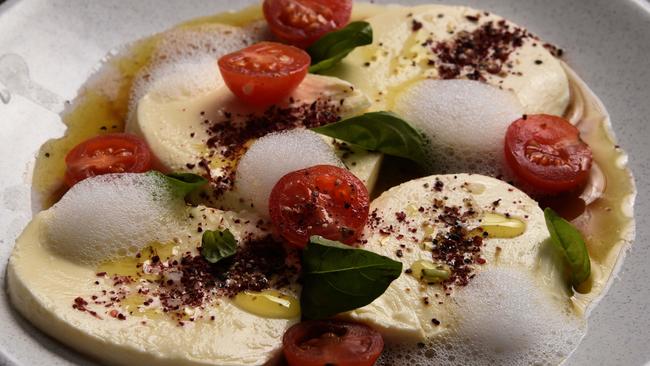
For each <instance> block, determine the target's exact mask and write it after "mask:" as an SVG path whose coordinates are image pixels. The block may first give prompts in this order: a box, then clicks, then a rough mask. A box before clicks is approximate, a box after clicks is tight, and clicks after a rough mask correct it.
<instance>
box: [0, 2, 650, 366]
mask: <svg viewBox="0 0 650 366" xmlns="http://www.w3.org/2000/svg"><path fill="white" fill-rule="evenodd" d="M377 2H381V3H388V2H392V3H396V2H399V3H404V4H417V3H426V2H431V1H415V0H407V1H395V0H393V1H377ZM250 3H253V1H223V0H193V1H187V0H166V1H164V2H163V1H156V0H138V1H128V0H116V1H99V0H91V1H87V0H86V1H84V0H7V1H4V2H3V1H2V0H0V283H2V285H3V288H4V287H5V278H4V277H5V267H6V263H7V259H8V258H9V255H10V253H11V249H12V247H13V245H14V241H15V238H16V237H17V235H18V234H19V233H20V232H21V231H22V229H23V228H24V226H25V225H26V224H27V222H28V221H29V219H30V218H31V216H32V209H31V193H30V192H31V191H30V182H31V170H32V167H33V160H34V157H35V154H36V152H37V150H38V148H39V147H40V145H41V144H42V143H43V142H45V141H46V140H47V139H49V138H52V137H56V136H60V135H61V134H62V133H63V132H64V127H63V125H62V123H61V122H60V118H59V116H58V113H59V112H60V110H61V109H62V107H63V103H64V102H65V101H66V100H69V99H72V98H73V97H74V96H75V94H76V91H77V89H78V88H79V86H81V84H82V83H83V82H84V81H85V80H86V79H87V77H88V76H89V75H90V74H91V72H92V71H93V70H94V68H95V67H96V66H97V64H98V62H99V61H100V60H101V59H102V58H103V57H104V56H105V55H106V54H107V52H109V51H110V50H112V49H114V48H115V47H117V46H119V45H121V44H124V43H126V42H128V41H132V40H135V39H137V38H140V37H144V36H146V35H149V34H152V33H155V32H158V31H162V30H164V29H167V28H169V27H171V26H173V25H174V24H176V23H178V22H180V21H182V20H186V19H190V18H193V17H197V16H202V15H208V14H213V13H217V12H221V11H225V10H230V9H238V8H241V7H243V6H245V5H248V4H250ZM444 3H446V4H449V3H450V4H458V5H469V6H472V7H476V8H479V9H485V10H488V11H491V12H494V13H496V14H499V15H502V16H504V17H506V18H508V19H510V20H512V21H514V22H516V23H518V24H520V25H523V26H525V27H526V28H528V29H529V30H530V31H532V32H533V33H536V34H538V35H539V36H541V37H542V38H543V39H544V40H546V41H548V42H551V43H555V44H558V45H559V46H561V47H562V48H563V49H565V50H566V51H567V53H566V57H565V60H567V62H568V63H569V64H570V65H571V66H572V68H573V69H574V70H576V71H577V72H578V74H579V75H580V76H581V77H582V78H583V79H584V80H585V81H586V82H587V84H588V85H589V86H590V87H591V88H592V90H593V91H594V92H595V93H596V94H597V95H598V96H599V97H600V98H601V100H602V101H603V103H604V105H605V106H606V108H607V110H608V111H609V113H610V116H611V120H612V124H613V128H614V131H615V133H616V135H617V137H618V141H619V144H620V145H621V147H622V148H623V149H625V150H626V151H627V153H628V154H629V158H630V163H629V165H630V168H631V170H632V172H633V174H634V176H635V179H636V184H637V187H638V190H639V192H638V196H637V199H636V205H635V215H636V227H637V234H636V240H635V241H634V243H633V244H632V247H631V249H630V250H629V252H628V254H627V258H626V260H625V262H624V264H623V266H622V269H621V271H620V272H619V273H618V276H617V277H616V278H614V279H613V281H612V286H611V288H610V291H609V292H608V293H607V295H606V296H605V297H604V298H603V299H602V300H601V302H600V304H599V305H598V306H597V307H596V308H595V310H594V311H592V313H591V316H590V318H589V329H588V331H587V335H586V337H585V338H584V340H583V342H582V343H581V345H580V346H579V348H578V349H577V350H576V351H575V352H574V353H573V354H572V356H571V357H570V358H569V360H568V361H567V362H566V364H567V365H644V364H646V363H647V362H648V361H649V360H650V307H649V306H648V304H649V303H650V263H649V262H650V202H649V199H650V159H649V158H650V3H648V2H647V0H618V1H616V0H591V1H565V0H547V1H534V0H512V1H505V0H482V1H479V0H462V1H456V0H453V1H444ZM5 364H6V365H25V366H27V365H52V366H54V365H92V364H94V363H92V362H91V361H89V360H87V359H86V358H84V357H82V356H79V355H77V354H76V353H75V352H74V351H73V350H71V349H69V348H66V347H65V346H62V345H61V344H59V343H58V342H56V341H54V340H52V339H50V338H49V337H47V336H45V335H43V334H42V333H41V332H40V331H38V330H37V329H35V328H34V327H32V326H31V325H30V324H29V323H28V322H27V321H26V320H24V319H23V318H21V317H19V316H18V315H17V314H16V313H15V311H13V309H11V307H10V306H9V302H8V300H7V296H6V293H5V291H4V290H3V291H1V292H0V365H5Z"/></svg>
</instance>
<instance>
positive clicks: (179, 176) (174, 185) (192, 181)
mask: <svg viewBox="0 0 650 366" xmlns="http://www.w3.org/2000/svg"><path fill="white" fill-rule="evenodd" d="M149 174H154V175H157V176H159V177H162V178H163V179H164V181H165V182H166V183H167V184H168V185H169V188H170V190H171V191H172V194H174V195H175V196H178V197H185V196H187V195H188V194H190V193H191V192H193V191H194V190H196V189H197V188H199V187H201V186H203V185H204V184H206V183H208V180H207V179H205V178H203V177H201V176H200V175H196V174H192V173H170V174H166V175H165V174H163V173H161V172H157V171H151V172H149Z"/></svg>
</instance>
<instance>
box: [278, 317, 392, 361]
mask: <svg viewBox="0 0 650 366" xmlns="http://www.w3.org/2000/svg"><path fill="white" fill-rule="evenodd" d="M282 347H283V348H282V351H283V353H284V357H285V358H286V359H287V362H288V363H289V366H323V365H336V366H372V365H374V364H375V361H376V360H377V358H378V357H379V355H381V351H382V350H383V349H384V340H383V339H382V337H381V335H380V334H379V333H378V332H377V331H375V330H373V329H372V328H370V327H368V326H366V325H363V324H358V323H350V322H344V321H340V320H315V321H307V322H302V323H298V324H296V325H294V326H292V327H291V328H289V330H287V332H286V333H284V337H283V338H282Z"/></svg>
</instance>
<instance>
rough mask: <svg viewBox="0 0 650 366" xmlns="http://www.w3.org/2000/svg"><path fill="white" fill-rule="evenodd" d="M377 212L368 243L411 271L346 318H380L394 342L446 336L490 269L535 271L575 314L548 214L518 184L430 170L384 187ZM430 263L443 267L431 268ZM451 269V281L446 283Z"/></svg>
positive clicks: (549, 293)
mask: <svg viewBox="0 0 650 366" xmlns="http://www.w3.org/2000/svg"><path fill="white" fill-rule="evenodd" d="M370 212H371V216H370V219H369V223H368V225H367V227H366V228H365V230H364V234H363V237H362V239H363V242H364V243H365V245H364V247H363V248H364V249H368V250H371V251H374V252H377V253H380V254H382V255H385V256H388V257H390V258H392V259H394V260H397V261H400V262H402V264H403V269H404V270H405V273H403V274H402V275H401V276H400V277H399V278H398V279H396V280H395V281H394V282H393V283H392V284H391V285H390V286H389V287H388V289H387V290H386V292H385V293H384V294H383V295H382V296H380V297H379V298H377V299H376V300H375V301H373V302H372V303H371V304H370V305H367V306H365V307H362V308H360V309H356V310H354V311H351V312H349V313H348V314H347V315H346V316H347V317H350V318H352V319H354V320H358V321H362V322H366V323H370V324H372V325H373V326H374V327H376V328H377V329H378V330H379V331H380V332H382V334H383V335H384V337H386V338H387V339H388V340H389V341H393V342H397V343H399V342H412V344H414V343H415V342H421V341H424V340H426V339H428V338H431V337H435V336H437V335H440V336H442V337H445V334H449V332H451V331H453V330H454V329H455V328H456V326H457V319H456V316H457V315H459V316H462V313H463V312H468V311H472V309H471V307H470V306H469V305H468V306H467V308H465V306H461V305H460V304H461V303H459V302H457V301H456V300H455V298H456V296H460V294H461V293H463V291H467V290H468V288H469V286H471V285H472V281H473V280H472V278H473V276H474V275H475V274H477V273H479V274H480V272H481V271H483V270H487V269H489V268H497V267H507V268H514V269H515V270H518V271H523V272H525V273H526V275H528V274H530V275H531V276H533V277H535V278H536V280H535V284H536V286H539V289H538V290H539V293H540V294H541V295H540V296H543V297H544V298H546V299H549V300H548V301H549V302H550V303H552V304H554V306H555V307H554V309H555V310H556V311H557V314H559V315H561V314H563V313H564V312H570V300H569V296H568V288H567V285H566V284H565V282H564V281H563V279H562V277H561V273H562V270H561V269H560V268H558V266H557V264H556V263H558V262H556V261H555V259H556V258H555V257H554V256H553V255H552V251H549V250H548V247H549V246H550V243H549V242H548V239H549V233H548V230H547V228H546V224H545V220H544V215H543V212H542V210H541V209H540V208H539V206H538V204H537V202H535V201H534V200H532V199H531V198H529V197H528V196H527V195H526V194H524V193H523V192H521V191H519V190H518V189H516V188H514V187H512V186H511V185H509V184H507V183H505V182H502V181H500V180H497V179H494V178H489V177H486V176H481V175H469V174H458V175H440V176H430V177H426V178H421V179H417V180H413V181H410V182H407V183H404V184H402V185H400V186H397V187H394V188H392V189H390V190H389V191H387V192H384V193H383V194H382V195H381V196H380V197H379V198H377V199H375V200H374V201H373V202H372V203H371V206H370ZM479 227H483V231H481V229H479ZM461 228H462V230H461ZM457 229H458V230H461V231H455V230H457ZM483 232H486V233H489V235H488V234H485V235H484V234H483ZM547 252H549V253H547ZM427 263H428V266H429V267H431V268H433V269H437V271H431V272H423V271H422V268H423V265H424V266H425V267H424V268H428V267H426V266H427ZM441 271H442V272H441ZM409 272H410V273H409ZM425 273H428V275H430V276H434V277H426V276H424V277H422V276H423V274H425ZM445 273H446V274H445ZM447 275H449V276H450V277H447V278H448V280H449V281H448V282H444V283H443V284H440V283H438V282H439V281H441V280H442V279H444V278H445V276H447ZM435 276H441V277H438V278H437V277H435ZM428 283H430V284H428ZM466 285H467V286H468V287H465V286H466ZM513 295H514V296H518V293H517V292H516V291H514V290H513ZM481 296H491V295H490V294H489V293H485V294H482V295H481ZM500 296H504V295H500ZM472 306H473V305H472ZM532 311H534V310H532ZM537 315H539V316H549V315H545V314H537ZM527 316H528V315H527ZM526 319H527V318H526ZM435 339H437V338H435Z"/></svg>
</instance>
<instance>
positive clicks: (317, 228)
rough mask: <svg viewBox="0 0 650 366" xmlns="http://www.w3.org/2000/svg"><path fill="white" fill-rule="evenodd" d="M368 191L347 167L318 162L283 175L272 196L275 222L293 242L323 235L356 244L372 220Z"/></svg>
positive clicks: (303, 242)
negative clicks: (370, 218)
mask: <svg viewBox="0 0 650 366" xmlns="http://www.w3.org/2000/svg"><path fill="white" fill-rule="evenodd" d="M368 201H369V199H368V190H367V189H366V186H364V185H363V182H362V181H360V180H359V178H357V177H355V176H354V175H353V174H352V173H350V172H349V171H348V170H346V169H342V168H339V167H335V166H331V165H316V166H313V167H311V168H307V169H302V170H298V171H295V172H292V173H289V174H287V175H285V176H284V177H282V178H280V180H279V181H278V183H276V185H275V187H273V190H272V191H271V196H270V197H269V213H270V215H271V222H272V223H273V225H274V227H275V229H276V230H277V231H278V233H279V234H280V235H281V236H282V237H284V239H286V240H287V241H288V242H289V243H290V244H291V245H293V246H295V247H298V248H303V247H304V246H305V245H307V242H308V240H309V237H310V236H312V235H321V236H323V237H325V238H327V239H330V240H338V241H341V242H343V243H346V244H351V243H353V242H354V241H355V240H356V239H357V238H358V237H359V235H360V234H361V230H362V229H363V227H364V225H365V224H366V221H367V220H368V210H369V204H368Z"/></svg>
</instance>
